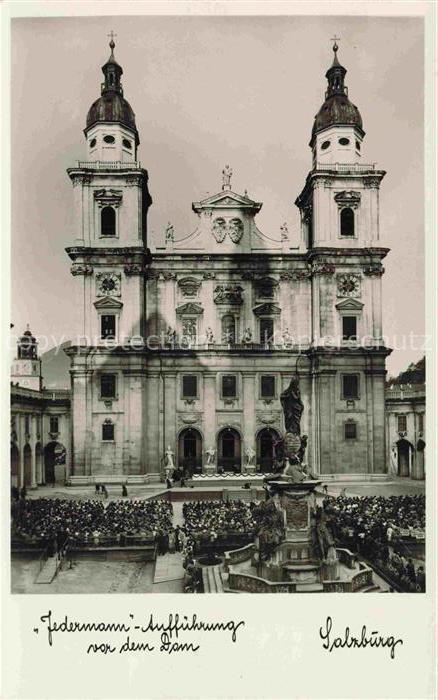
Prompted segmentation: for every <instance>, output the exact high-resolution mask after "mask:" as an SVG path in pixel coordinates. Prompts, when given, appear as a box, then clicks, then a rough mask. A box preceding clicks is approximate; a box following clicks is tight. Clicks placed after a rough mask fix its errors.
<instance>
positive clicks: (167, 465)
mask: <svg viewBox="0 0 438 700" xmlns="http://www.w3.org/2000/svg"><path fill="white" fill-rule="evenodd" d="M174 469H175V462H174V460H173V451H172V448H171V446H170V445H167V450H166V452H165V453H164V471H165V473H166V479H170V478H171V476H172V474H173V471H174Z"/></svg>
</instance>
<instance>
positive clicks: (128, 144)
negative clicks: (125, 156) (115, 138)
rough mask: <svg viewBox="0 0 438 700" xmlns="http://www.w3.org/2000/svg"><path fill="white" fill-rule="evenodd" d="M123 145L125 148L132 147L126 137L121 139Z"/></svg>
mask: <svg viewBox="0 0 438 700" xmlns="http://www.w3.org/2000/svg"><path fill="white" fill-rule="evenodd" d="M123 145H124V147H125V148H129V149H131V147H132V146H131V142H130V141H128V139H123Z"/></svg>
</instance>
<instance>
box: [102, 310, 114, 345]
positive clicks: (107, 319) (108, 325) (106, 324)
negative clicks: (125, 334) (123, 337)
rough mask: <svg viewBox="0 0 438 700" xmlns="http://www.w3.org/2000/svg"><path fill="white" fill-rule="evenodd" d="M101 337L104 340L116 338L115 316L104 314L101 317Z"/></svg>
mask: <svg viewBox="0 0 438 700" xmlns="http://www.w3.org/2000/svg"><path fill="white" fill-rule="evenodd" d="M100 336H101V338H102V339H103V340H114V339H115V337H116V317H115V315H114V314H102V316H101V317H100Z"/></svg>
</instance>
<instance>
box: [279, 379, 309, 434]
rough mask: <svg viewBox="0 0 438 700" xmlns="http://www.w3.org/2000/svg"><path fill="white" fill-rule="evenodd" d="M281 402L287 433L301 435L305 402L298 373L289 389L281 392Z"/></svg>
mask: <svg viewBox="0 0 438 700" xmlns="http://www.w3.org/2000/svg"><path fill="white" fill-rule="evenodd" d="M280 403H281V406H282V408H283V414H284V427H285V428H286V433H292V434H293V435H300V434H301V428H300V421H301V415H302V413H303V410H304V404H303V402H302V401H301V392H300V381H299V378H298V376H297V375H296V376H295V377H292V379H291V381H290V384H289V386H288V387H287V389H285V390H284V391H283V392H282V393H281V395H280Z"/></svg>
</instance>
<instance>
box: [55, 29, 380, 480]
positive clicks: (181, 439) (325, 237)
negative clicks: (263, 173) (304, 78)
mask: <svg viewBox="0 0 438 700" xmlns="http://www.w3.org/2000/svg"><path fill="white" fill-rule="evenodd" d="M110 48H111V55H110V57H109V59H108V61H107V62H106V63H105V65H104V66H103V68H102V71H103V74H104V82H103V83H102V87H101V95H100V97H99V98H98V99H97V100H96V101H95V102H94V103H93V104H92V106H91V107H90V109H89V112H88V114H87V118H86V125H85V129H84V136H85V146H86V153H87V155H86V158H85V160H84V161H78V162H77V164H76V165H74V166H73V167H71V168H69V169H68V176H69V177H70V180H71V182H72V185H73V197H74V202H75V220H76V231H75V233H74V241H72V244H71V246H69V247H68V248H67V253H68V256H69V258H70V260H71V273H72V274H73V275H74V276H75V278H76V286H77V300H76V302H77V305H78V307H79V308H80V309H81V314H82V317H81V333H82V335H83V338H81V341H80V342H79V343H78V344H77V345H75V346H72V347H70V348H68V349H66V353H67V354H68V356H69V357H70V361H71V455H70V458H69V466H68V469H69V474H68V478H69V482H70V483H71V484H83V483H93V482H94V481H95V480H101V481H104V480H107V481H111V480H114V481H117V480H119V481H126V482H128V483H146V482H150V481H151V482H152V481H158V480H160V479H161V478H162V476H163V471H164V466H165V459H166V458H165V455H166V452H167V453H168V454H171V455H173V461H174V464H175V466H179V467H181V469H183V470H185V471H186V472H188V473H189V474H193V473H194V474H196V473H198V474H202V473H205V472H206V471H207V461H208V470H209V472H212V471H213V472H216V471H219V472H235V473H240V472H241V471H242V470H245V469H247V468H248V470H249V471H253V472H256V473H258V472H268V471H270V470H271V469H272V465H273V444H274V442H275V441H276V440H277V439H278V437H279V436H280V435H281V434H282V432H283V430H284V426H283V424H282V421H283V418H282V411H281V405H280V394H281V392H282V391H283V390H284V389H285V388H286V387H287V386H288V385H289V382H290V380H291V377H292V376H293V375H294V373H295V372H296V371H297V372H298V374H299V377H300V387H301V398H302V401H303V403H304V407H305V409H304V413H303V417H302V422H301V429H302V433H304V434H306V435H307V436H308V446H307V453H306V457H305V461H306V462H307V464H308V466H309V469H310V470H311V472H312V473H313V474H315V475H318V476H322V477H324V478H325V479H329V478H345V476H346V475H348V476H349V477H352V478H353V477H355V478H358V479H362V478H379V477H384V476H385V474H386V471H387V459H386V448H385V416H384V412H385V374H386V370H385V360H386V357H387V356H388V354H389V353H390V350H389V349H387V348H386V347H385V345H384V340H383V335H382V297H381V282H382V275H383V273H384V268H383V266H382V260H383V258H384V257H385V256H386V254H387V253H388V249H387V248H384V247H382V246H381V244H380V231H379V190H380V184H381V181H382V179H383V177H384V175H385V172H384V171H383V170H380V169H378V168H377V167H376V166H375V165H374V164H368V163H367V161H366V155H365V154H366V148H365V131H364V125H363V123H362V118H361V115H360V113H359V110H358V108H357V107H356V106H355V105H354V104H353V103H352V102H351V101H350V99H349V96H348V91H347V87H346V85H345V82H344V81H345V75H346V72H347V71H346V69H345V68H344V67H343V66H342V65H341V64H340V63H339V61H338V47H337V45H336V44H335V45H334V47H333V51H334V57H333V62H332V65H331V66H330V67H329V68H328V70H327V72H326V79H327V86H326V90H325V98H324V102H323V104H322V106H321V108H320V109H319V111H318V113H317V115H316V117H315V118H314V122H313V127H312V129H311V138H310V143H309V147H310V151H311V154H310V159H309V160H310V170H309V173H308V175H307V178H306V181H305V182H304V184H303V188H302V191H301V192H300V193H299V194H298V196H296V197H295V205H296V206H297V208H298V210H299V214H300V222H301V224H300V238H299V240H297V241H292V240H291V239H290V236H289V232H288V230H287V226H286V225H284V226H282V228H281V230H280V231H279V232H278V234H277V232H276V231H267V232H262V231H261V230H260V229H259V228H258V225H257V221H256V217H257V213H258V212H259V211H260V209H261V207H262V203H261V202H258V201H254V200H253V199H251V198H250V197H249V196H248V194H247V192H246V191H245V192H244V193H239V192H235V191H234V190H233V188H232V170H231V168H230V167H229V166H225V168H224V170H223V171H222V183H221V184H219V185H218V190H219V191H218V192H217V194H215V195H212V196H209V197H207V198H206V199H202V200H200V201H196V202H193V203H192V210H193V213H194V216H195V218H196V228H195V230H194V231H193V233H190V234H188V235H185V236H182V237H179V238H178V239H177V238H176V236H175V232H174V230H173V227H172V226H171V225H170V224H169V225H168V227H167V229H166V231H165V232H163V240H162V241H161V242H160V243H159V244H157V245H155V246H153V245H152V244H151V242H150V241H149V240H148V223H147V219H148V210H149V207H150V206H151V205H152V198H151V195H150V193H149V182H148V172H147V170H146V169H145V168H143V167H142V166H141V164H140V162H139V161H138V159H137V151H138V147H139V144H140V135H139V133H138V131H137V127H136V122H135V115H134V112H133V110H132V108H131V106H130V105H129V103H128V102H127V100H126V99H125V97H124V94H123V87H122V83H121V77H122V74H123V70H122V67H121V66H120V65H119V64H118V63H117V61H116V59H115V57H114V42H113V41H111V43H110ZM151 138H153V134H152V135H151ZM303 147H304V144H303ZM148 246H149V247H148ZM207 451H209V454H210V457H209V459H208V460H207V456H206V453H207ZM250 455H252V457H251V456H250Z"/></svg>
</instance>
